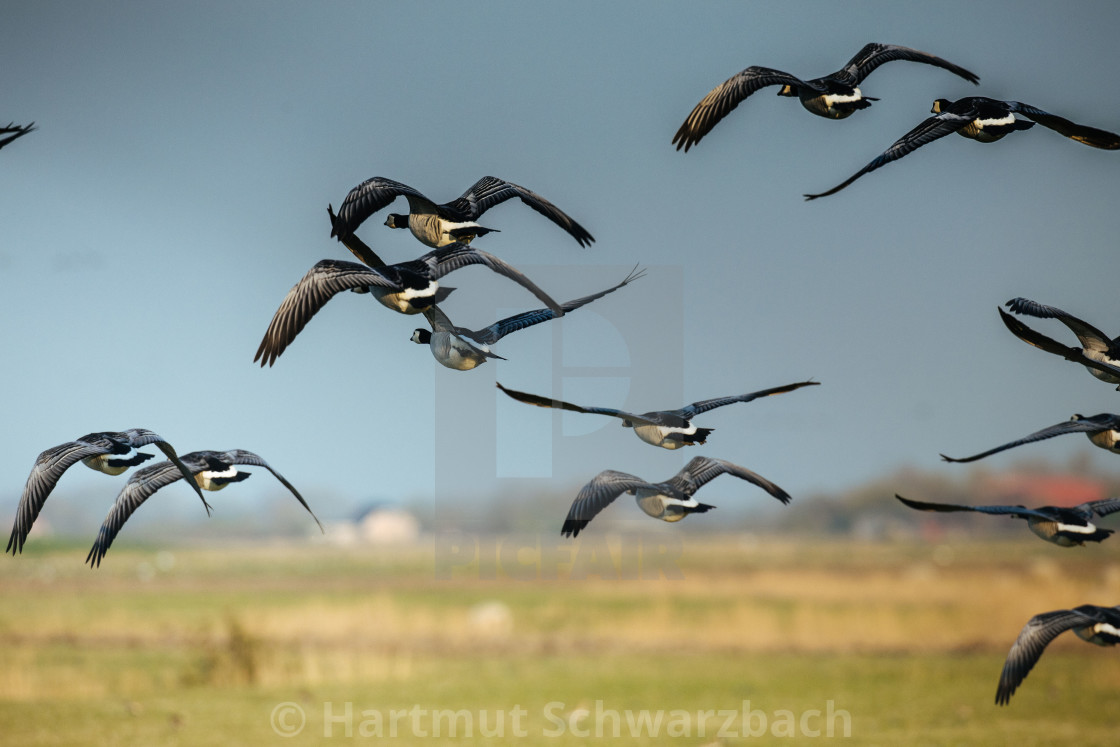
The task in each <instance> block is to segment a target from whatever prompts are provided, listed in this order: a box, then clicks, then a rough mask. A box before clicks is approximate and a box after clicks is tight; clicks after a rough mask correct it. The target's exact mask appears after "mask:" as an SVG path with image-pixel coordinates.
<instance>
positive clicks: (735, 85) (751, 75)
mask: <svg viewBox="0 0 1120 747" xmlns="http://www.w3.org/2000/svg"><path fill="white" fill-rule="evenodd" d="M767 86H795V87H797V88H810V89H814V90H819V91H820V92H821V93H824V92H825V91H826V89H825V88H824V86H822V85H820V84H818V83H814V82H812V81H804V80H801V79H800V78H798V77H796V76H793V75H790V74H789V73H783V72H782V71H781V70H773V69H771V68H768V67H758V66H754V65H752V66H751V67H748V68H747V69H746V70H743V71H741V72H739V73H736V74H735V75H732V76H731V77H730V78H728V79H727V80H725V81H724V82H722V83H720V84H719V85H718V86H716V87H715V88H713V89H712V90H711V91H709V92H708V95H707V96H705V97H704V98H702V99H700V103H699V104H697V105H696V106H695V107H693V109H692V112H691V113H690V114H689V115H688V118H687V119H685V121H684V124H682V125H681V126H680V129H679V130H677V134H676V135H673V144H674V145H676V146H677V150H680V149H681V148H684V152H685V153H687V152H688V149H689V148H691V147H692V146H693V145H696V144H697V143H698V142H700V140H701V138H703V137H704V136H705V135H707V134H708V133H709V132H711V130H712V128H713V127H715V126H716V124H718V123H719V121H720V120H721V119H723V118H724V117H726V116H727V115H728V114H730V113H731V111H732V110H733V109H734V108H735V107H737V106H738V105H739V104H740V103H741V102H742V101H743V100H744V99H746V98H747V97H748V96H750V95H751V94H752V93H754V92H755V91H757V90H759V89H760V88H766V87H767Z"/></svg>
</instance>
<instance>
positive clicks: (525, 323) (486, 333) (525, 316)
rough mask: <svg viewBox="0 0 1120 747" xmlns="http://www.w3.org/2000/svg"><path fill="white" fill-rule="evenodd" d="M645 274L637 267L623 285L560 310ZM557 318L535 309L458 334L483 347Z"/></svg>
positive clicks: (572, 307)
mask: <svg viewBox="0 0 1120 747" xmlns="http://www.w3.org/2000/svg"><path fill="white" fill-rule="evenodd" d="M645 272H646V271H645V270H638V267H637V265H635V266H634V269H633V270H631V271H630V274H629V275H627V276H626V277H625V278H624V279H623V280H622V282H621V283H619V284H617V285H614V286H612V287H610V288H607V289H606V290H604V291H599V292H598V293H593V294H591V295H590V296H584V297H583V298H577V299H575V300H574V301H568V302H567V303H563V304H561V305H560V308H561V309H563V310H564V313H565V314H567V313H568V312H569V311H575V310H576V309H578V308H579V307H581V306H585V305H587V304H589V303H591V302H592V301H595V300H597V299H600V298H602V297H603V296H605V295H607V294H608V293H614V292H615V291H616V290H618V289H619V288H621V287H622V286H624V285H627V284H628V283H632V282H633V281H635V280H637V279H638V278H640V277H642V276H643V275H645ZM555 318H556V312H554V311H553V310H552V309H535V310H533V311H526V312H523V313H521V314H516V315H514V316H510V317H506V318H505V319H502V320H500V321H497V322H494V323H493V324H491V325H490V326H489V327H485V328H483V329H480V330H476V331H474V332H472V331H470V330H462V329H459V330H458V332H459V334H461V335H463V336H465V337H469V338H470V339H472V340H474V341H475V342H478V343H480V344H482V345H493V344H494V343H495V342H497V341H498V340H500V339H502V338H503V337H505V336H506V335H508V334H509V333H511V332H516V331H518V330H521V329H525V328H526V327H532V326H533V325H534V324H540V323H541V322H547V321H549V320H551V319H555Z"/></svg>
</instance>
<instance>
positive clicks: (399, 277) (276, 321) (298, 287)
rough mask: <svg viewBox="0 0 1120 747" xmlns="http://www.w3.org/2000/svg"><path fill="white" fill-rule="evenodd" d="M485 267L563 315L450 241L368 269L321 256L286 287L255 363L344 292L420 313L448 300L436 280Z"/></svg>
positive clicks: (497, 266)
mask: <svg viewBox="0 0 1120 747" xmlns="http://www.w3.org/2000/svg"><path fill="white" fill-rule="evenodd" d="M475 264H477V265H483V266H485V267H489V268H490V269H491V270H493V271H494V272H496V273H498V274H499V275H504V276H505V277H507V278H509V279H511V280H513V281H514V282H516V283H518V284H519V285H521V286H522V287H524V288H526V289H527V290H528V291H529V292H531V293H532V294H533V295H535V296H536V297H537V298H538V299H540V300H541V301H542V302H544V303H545V304H546V305H547V306H548V307H549V308H550V309H552V310H553V311H554V312H555V313H556V316H563V314H564V312H563V310H562V309H561V308H560V305H559V304H557V303H556V302H555V301H553V300H552V298H551V297H549V296H548V294H546V293H545V292H544V291H542V290H541V289H540V288H538V287H537V286H536V285H535V284H534V283H533V282H532V281H531V280H529V278H527V277H525V275H523V274H522V273H521V272H520V271H519V270H517V269H516V268H515V267H513V266H512V265H509V264H507V263H505V262H503V261H502V260H500V259H498V258H497V257H495V256H494V255H492V254H488V253H487V252H484V251H482V250H480V249H475V248H473V247H469V246H467V245H466V244H448V245H447V246H442V247H440V248H438V249H433V250H432V251H430V252H428V253H427V254H425V255H424V256H422V257H420V258H419V259H414V260H411V261H409V262H401V263H400V264H395V265H384V266H382V267H369V266H368V265H364V264H357V263H355V262H347V261H344V260H336V259H324V260H320V261H319V262H318V263H317V264H316V265H315V266H314V267H312V268H311V269H310V270H308V271H307V274H306V275H304V276H303V279H302V280H300V281H299V282H298V283H296V284H295V286H293V287H292V289H291V290H290V291H288V295H287V297H285V298H284V301H283V302H282V303H281V304H280V308H279V309H277V311H276V314H275V315H274V316H273V317H272V322H271V323H270V324H269V325H268V330H267V331H266V332H265V334H264V338H263V339H262V340H261V344H260V346H259V347H258V348H257V354H256V355H255V356H254V357H253V362H254V363H255V362H256V361H258V360H259V361H260V363H261V366H262V367H263V366H264V365H265V364H266V363H267V364H268V365H270V366H271V365H272V364H273V363H275V362H276V359H277V358H279V357H280V354H281V353H283V352H284V349H285V348H287V347H288V345H290V344H291V342H292V340H294V339H295V338H296V335H298V334H299V333H300V331H301V330H302V329H303V328H304V327H305V326H307V323H308V322H309V321H311V317H313V316H315V314H316V313H317V312H318V311H319V309H321V308H323V306H324V305H325V304H326V303H327V301H329V300H331V298H333V297H334V296H335V295H336V294H338V293H341V292H342V291H347V290H348V291H353V292H355V293H370V294H371V295H372V296H373V297H374V298H375V299H376V300H377V301H379V302H380V303H381V304H383V305H384V306H387V307H388V308H390V309H393V310H394V311H399V312H400V313H402V314H418V313H420V312H422V311H424V310H425V309H428V308H430V307H431V306H432V305H433V304H435V303H439V302H441V301H443V300H444V299H446V298H447V295H448V294H449V293H450V292H451V290H453V289H451V288H446V287H441V286H440V284H439V279H440V278H442V277H443V276H444V275H447V274H448V273H450V272H452V271H454V270H457V269H459V268H461V267H467V266H468V265H475Z"/></svg>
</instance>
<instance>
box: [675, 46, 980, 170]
mask: <svg viewBox="0 0 1120 747" xmlns="http://www.w3.org/2000/svg"><path fill="white" fill-rule="evenodd" d="M891 60H909V61H911V62H924V63H925V64H927V65H934V66H936V67H940V68H944V69H945V70H948V71H949V72H951V73H955V74H956V75H959V76H960V77H962V78H964V79H965V80H967V81H969V82H971V83H979V82H980V79H979V78H978V77H976V76H975V75H974V74H972V73H971V72H969V71H968V70H965V69H964V68H963V67H960V66H959V65H954V64H953V63H951V62H949V61H947V60H943V59H941V58H940V57H935V56H934V55H931V54H926V53H925V52H919V51H918V50H916V49H910V48H909V47H899V46H897V45H894V44H876V43H874V42H872V43H871V44H868V45H866V46H865V47H864V48H863V49H861V50H860V51H859V52H857V53H856V56H855V57H853V58H852V59H850V60H848V63H847V64H846V65H844V67H842V68H841V69H839V70H837V71H836V72H835V73H831V74H829V75H825V76H823V77H820V78H813V79H812V80H801V79H800V78H797V77H795V76H793V75H790V74H789V73H783V72H782V71H781V70H772V69H771V68H768V67H754V66H752V67H748V68H747V69H746V70H743V71H742V72H741V73H738V74H736V75H733V76H731V77H730V78H728V79H727V80H725V81H724V82H723V83H720V84H719V85H718V86H716V87H715V88H713V89H712V90H711V91H710V92H709V93H708V95H707V96H705V97H704V98H703V99H702V100H701V101H700V103H699V104H697V105H696V108H694V109H693V110H692V113H691V114H689V115H688V119H686V120H685V121H684V124H682V125H681V127H680V129H679V130H677V134H676V135H674V136H673V143H674V144H675V145H676V146H677V150H680V149H681V148H684V150H685V153H687V152H688V149H689V148H691V147H692V146H693V145H696V143H698V142H700V139H701V138H702V137H704V136H705V135H707V134H708V132H710V131H711V129H712V128H713V127H715V126H716V123H718V122H719V121H720V120H721V119H723V118H724V117H726V116H727V115H728V114H730V113H731V111H732V110H733V109H734V108H735V107H737V106H738V105H739V104H740V103H741V102H742V101H743V100H744V99H746V98H747V97H748V96H750V95H751V94H752V93H754V92H755V91H757V90H759V89H761V88H765V87H767V86H781V90H779V91H778V95H779V96H791V97H792V96H796V97H797V98H799V99H800V100H801V105H802V106H803V107H805V109H807V110H808V111H810V112H812V113H813V114H816V115H818V116H821V117H828V118H829V119H844V118H845V117H848V116H851V115H852V113H854V112H855V111H856V110H857V109H866V108H867V107H869V106H871V102H872V101H878V99H874V98H871V97H870V96H864V95H863V93H862V92H861V91H860V90H859V88H858V86H859V84H860V83H862V82H863V79H864V78H866V77H867V76H868V75H870V74H871V71H873V70H874V69H875V68H877V67H879V66H880V65H882V64H883V63H884V62H890V61H891Z"/></svg>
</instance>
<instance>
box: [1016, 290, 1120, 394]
mask: <svg viewBox="0 0 1120 747" xmlns="http://www.w3.org/2000/svg"><path fill="white" fill-rule="evenodd" d="M997 310H998V311H999V316H1000V318H1001V319H1003V323H1004V324H1005V325H1007V328H1008V329H1009V330H1011V334H1013V335H1015V336H1016V337H1018V338H1019V339H1020V340H1022V341H1023V342H1025V343H1028V344H1030V345H1034V346H1035V347H1036V348H1039V349H1040V350H1045V351H1046V352H1047V353H1053V354H1054V355H1060V356H1062V357H1063V358H1065V359H1066V360H1067V361H1073V362H1074V363H1080V364H1081V365H1082V366H1085V367H1087V368H1092V369H1094V370H1097V371H1100V372H1102V373H1106V374H1109V375H1110V376H1114V377H1116V378H1118V379H1120V368H1118V367H1116V366H1110V365H1109V364H1107V363H1104V362H1103V361H1098V360H1094V359H1092V358H1090V357H1089V356H1087V355H1085V351H1084V350H1082V349H1081V348H1075V347H1073V346H1072V345H1063V344H1062V343H1060V342H1058V341H1057V340H1055V339H1052V338H1050V337H1047V336H1046V335H1044V334H1042V333H1041V332H1038V331H1036V330H1033V329H1031V328H1030V327H1028V326H1027V325H1025V324H1023V323H1022V322H1021V321H1019V320H1018V319H1016V318H1015V317H1013V316H1011V315H1010V314H1008V313H1007V312H1006V311H1004V310H1003V309H1000V308H998V307H997ZM1067 326H1068V325H1067ZM1078 337H1080V335H1079V336H1078ZM1081 340H1082V344H1085V347H1086V348H1087V349H1093V348H1089V346H1088V344H1087V342H1086V339H1085V338H1081ZM1096 349H1099V347H1098V348H1096ZM1102 352H1103V351H1102Z"/></svg>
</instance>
